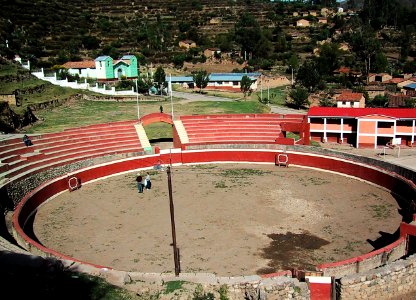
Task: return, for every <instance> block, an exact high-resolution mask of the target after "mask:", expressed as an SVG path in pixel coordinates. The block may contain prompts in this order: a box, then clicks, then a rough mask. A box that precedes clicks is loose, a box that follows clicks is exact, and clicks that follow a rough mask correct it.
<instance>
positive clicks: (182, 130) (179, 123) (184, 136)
mask: <svg viewBox="0 0 416 300" xmlns="http://www.w3.org/2000/svg"><path fill="white" fill-rule="evenodd" d="M173 124H174V125H175V128H176V131H177V132H178V135H179V139H180V140H181V144H187V143H189V137H188V134H187V132H186V129H185V126H183V123H182V121H181V120H175V121H173Z"/></svg>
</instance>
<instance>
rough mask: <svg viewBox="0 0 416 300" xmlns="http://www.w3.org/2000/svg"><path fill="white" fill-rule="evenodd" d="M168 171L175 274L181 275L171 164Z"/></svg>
mask: <svg viewBox="0 0 416 300" xmlns="http://www.w3.org/2000/svg"><path fill="white" fill-rule="evenodd" d="M167 173H168V188H169V207H170V222H171V227H172V246H173V259H174V262H175V275H176V276H179V272H180V271H181V264H180V260H179V249H178V247H177V246H176V228H175V209H174V206H173V197H172V178H171V171H170V166H168V167H167Z"/></svg>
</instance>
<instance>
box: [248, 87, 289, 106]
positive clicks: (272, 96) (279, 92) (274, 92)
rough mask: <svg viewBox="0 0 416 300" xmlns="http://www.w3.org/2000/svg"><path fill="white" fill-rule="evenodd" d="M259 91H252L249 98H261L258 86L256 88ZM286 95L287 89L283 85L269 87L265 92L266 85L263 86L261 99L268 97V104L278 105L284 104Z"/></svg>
mask: <svg viewBox="0 0 416 300" xmlns="http://www.w3.org/2000/svg"><path fill="white" fill-rule="evenodd" d="M258 89H259V91H257V92H255V93H253V94H252V95H251V96H250V99H252V100H256V101H258V100H259V99H261V96H262V95H261V94H262V93H261V91H260V87H259V88H258ZM286 96H287V91H286V87H285V86H281V87H275V88H270V89H269V92H267V87H263V99H266V100H267V98H268V99H269V102H270V104H272V105H280V106H286Z"/></svg>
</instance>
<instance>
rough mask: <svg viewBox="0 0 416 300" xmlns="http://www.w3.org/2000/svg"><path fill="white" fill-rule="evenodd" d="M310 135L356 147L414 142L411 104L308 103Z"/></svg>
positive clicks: (415, 131)
mask: <svg viewBox="0 0 416 300" xmlns="http://www.w3.org/2000/svg"><path fill="white" fill-rule="evenodd" d="M308 122H309V124H310V134H311V139H312V140H315V141H321V142H336V143H348V144H351V145H353V146H355V147H357V148H377V146H385V145H386V144H387V143H392V142H394V143H397V144H400V145H406V146H414V145H415V137H416V109H414V108H336V107H311V108H310V109H309V112H308Z"/></svg>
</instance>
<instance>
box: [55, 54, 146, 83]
mask: <svg viewBox="0 0 416 300" xmlns="http://www.w3.org/2000/svg"><path fill="white" fill-rule="evenodd" d="M63 67H64V68H66V69H67V70H68V72H69V73H70V74H71V75H78V76H80V77H85V78H94V79H97V80H99V81H112V80H118V79H121V78H128V79H133V78H137V77H138V75H139V73H138V64H137V58H136V56H134V55H124V56H123V57H121V58H120V59H117V60H113V58H111V57H110V56H107V55H103V56H99V57H97V58H96V59H95V60H85V61H69V62H66V63H65V64H63Z"/></svg>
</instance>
